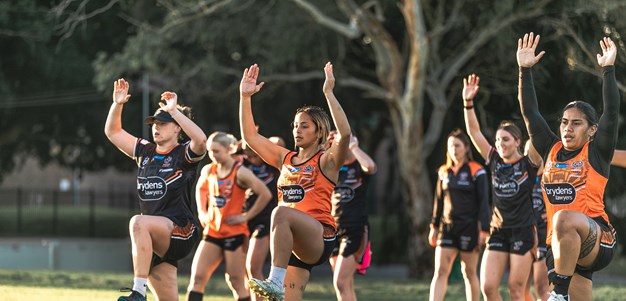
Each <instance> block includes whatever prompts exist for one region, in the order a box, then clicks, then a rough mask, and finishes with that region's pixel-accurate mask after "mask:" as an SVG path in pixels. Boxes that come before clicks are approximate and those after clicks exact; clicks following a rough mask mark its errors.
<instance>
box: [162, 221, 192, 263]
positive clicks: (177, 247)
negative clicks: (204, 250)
mask: <svg viewBox="0 0 626 301" xmlns="http://www.w3.org/2000/svg"><path fill="white" fill-rule="evenodd" d="M199 238H200V234H198V227H196V224H195V223H194V222H192V221H189V222H187V225H186V226H185V227H180V226H178V225H174V230H173V231H172V234H171V236H170V247H169V248H168V249H167V252H165V255H164V256H163V257H162V258H161V257H159V256H158V255H156V254H152V263H151V266H153V267H154V266H157V265H159V264H161V263H164V262H166V263H169V264H171V265H173V266H175V267H178V261H179V260H181V259H183V258H185V257H186V256H187V255H189V253H191V251H193V250H194V248H195V246H196V243H197V242H198V239H199Z"/></svg>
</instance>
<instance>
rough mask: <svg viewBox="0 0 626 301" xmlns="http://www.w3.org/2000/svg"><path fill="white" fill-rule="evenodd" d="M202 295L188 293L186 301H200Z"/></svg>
mask: <svg viewBox="0 0 626 301" xmlns="http://www.w3.org/2000/svg"><path fill="white" fill-rule="evenodd" d="M203 295H204V294H202V293H198V292H193V291H191V292H189V294H187V301H202V297H203Z"/></svg>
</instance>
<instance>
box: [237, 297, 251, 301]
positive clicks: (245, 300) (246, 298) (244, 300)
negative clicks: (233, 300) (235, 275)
mask: <svg viewBox="0 0 626 301" xmlns="http://www.w3.org/2000/svg"><path fill="white" fill-rule="evenodd" d="M237 301H250V296H248V297H245V298H239V299H237Z"/></svg>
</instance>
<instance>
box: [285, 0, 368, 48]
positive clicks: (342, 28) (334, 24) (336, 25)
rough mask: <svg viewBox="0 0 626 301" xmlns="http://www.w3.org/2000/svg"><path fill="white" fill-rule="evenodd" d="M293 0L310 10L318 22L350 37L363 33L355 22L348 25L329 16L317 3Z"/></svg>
mask: <svg viewBox="0 0 626 301" xmlns="http://www.w3.org/2000/svg"><path fill="white" fill-rule="evenodd" d="M291 1H292V2H294V3H295V4H296V5H298V6H300V7H301V8H302V9H304V10H305V11H306V12H308V13H309V15H311V17H313V19H314V20H315V21H316V22H317V23H319V24H320V25H322V26H324V27H327V28H329V29H331V30H333V31H335V32H337V33H339V34H341V35H343V36H345V37H347V38H349V39H356V38H358V37H359V36H360V35H361V31H360V30H359V29H358V28H357V26H356V24H355V23H354V22H350V24H348V25H346V24H343V23H341V22H338V21H336V20H334V19H332V18H329V17H327V16H326V15H325V14H324V13H322V12H321V11H320V10H319V8H317V7H316V6H315V5H313V4H311V3H310V2H309V1H307V0H291Z"/></svg>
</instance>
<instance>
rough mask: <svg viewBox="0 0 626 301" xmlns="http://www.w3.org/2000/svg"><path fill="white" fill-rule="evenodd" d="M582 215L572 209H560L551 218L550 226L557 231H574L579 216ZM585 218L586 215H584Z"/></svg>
mask: <svg viewBox="0 0 626 301" xmlns="http://www.w3.org/2000/svg"><path fill="white" fill-rule="evenodd" d="M581 215H582V217H584V215H583V214H582V213H580V212H578V211H574V210H561V211H559V212H557V213H556V214H554V217H553V218H552V228H553V229H554V230H555V231H558V232H567V231H576V225H577V224H578V223H579V221H580V217H581ZM584 218H585V219H586V217H584Z"/></svg>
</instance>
